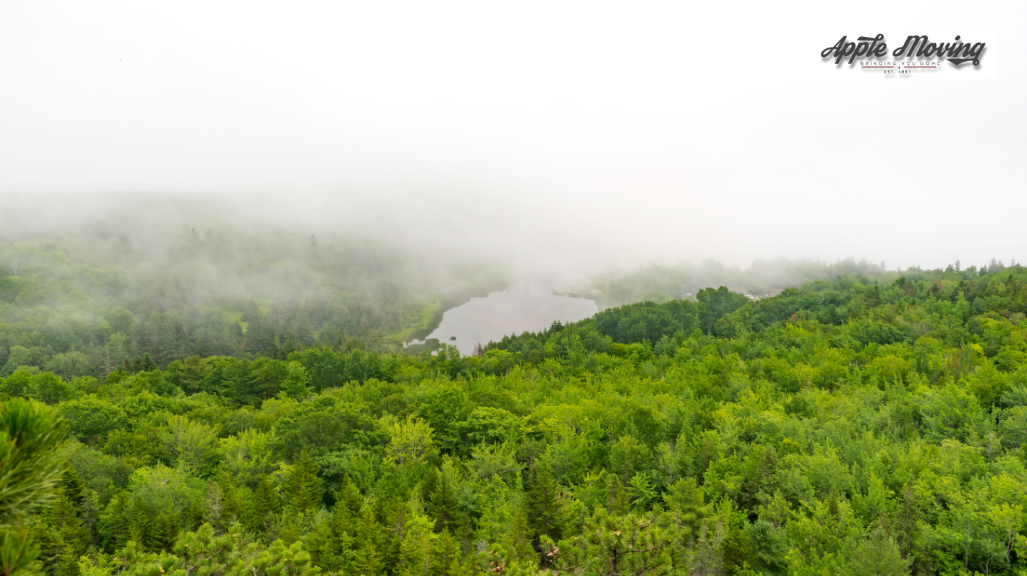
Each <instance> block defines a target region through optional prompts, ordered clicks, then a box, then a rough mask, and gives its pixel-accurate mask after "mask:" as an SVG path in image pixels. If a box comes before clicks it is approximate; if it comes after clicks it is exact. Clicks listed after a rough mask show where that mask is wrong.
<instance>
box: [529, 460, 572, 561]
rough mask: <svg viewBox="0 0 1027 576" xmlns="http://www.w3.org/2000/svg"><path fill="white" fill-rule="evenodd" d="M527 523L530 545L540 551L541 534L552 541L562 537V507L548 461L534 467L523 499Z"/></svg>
mask: <svg viewBox="0 0 1027 576" xmlns="http://www.w3.org/2000/svg"><path fill="white" fill-rule="evenodd" d="M525 505H526V507H527V510H526V513H527V516H528V525H529V527H530V529H531V531H532V532H533V533H534V538H533V539H532V545H533V546H534V547H535V550H536V551H539V552H541V550H542V548H541V546H542V540H541V538H542V536H543V535H544V536H548V537H550V538H552V539H553V541H559V540H560V538H562V537H563V524H564V522H563V507H562V506H561V505H560V501H559V494H558V493H557V484H556V481H555V480H554V479H553V471H552V468H550V466H549V464H548V463H541V464H539V465H538V466H537V467H536V469H535V478H534V479H533V481H532V485H531V489H530V490H529V491H528V494H527V498H526V501H525Z"/></svg>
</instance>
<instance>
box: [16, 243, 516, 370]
mask: <svg viewBox="0 0 1027 576" xmlns="http://www.w3.org/2000/svg"><path fill="white" fill-rule="evenodd" d="M505 280H506V278H505V277H504V275H503V274H502V273H501V272H500V271H499V270H498V269H492V268H489V267H487V266H486V267H475V268H473V269H472V268H471V267H468V266H466V265H465V266H463V267H462V268H459V269H458V268H455V267H454V268H453V269H450V270H446V269H444V268H443V269H441V270H439V269H436V268H429V267H426V266H425V265H424V264H423V260H421V259H419V258H418V257H417V255H416V254H413V253H410V252H407V251H403V250H401V249H398V248H397V247H395V246H391V245H388V244H384V243H381V242H372V241H370V240H368V239H364V238H352V237H339V236H325V237H321V238H318V237H316V236H314V235H310V234H306V235H303V234H295V233H287V232H285V231H281V230H273V229H267V228H263V229H249V228H243V227H239V226H231V225H228V224H223V226H222V228H221V229H220V230H211V229H207V230H205V231H197V230H196V229H194V228H192V227H189V226H184V227H182V228H180V229H176V230H170V231H168V230H149V231H146V232H144V231H141V230H138V229H135V228H131V227H126V226H115V225H113V224H110V223H106V224H101V225H96V226H92V227H89V228H88V229H85V230H83V231H81V232H76V233H75V234H71V235H68V236H64V237H57V238H52V239H47V238H44V239H37V240H31V241H15V242H10V243H8V244H6V245H0V377H2V376H7V375H10V374H11V373H12V372H13V371H14V369H15V368H17V367H18V366H34V367H37V368H39V369H41V370H46V371H50V372H53V373H55V374H57V375H59V376H61V377H63V378H65V379H73V378H77V377H80V376H92V377H95V378H99V379H101V380H102V379H104V378H105V377H106V376H107V374H109V373H110V372H112V371H114V370H116V369H118V368H128V369H134V368H144V367H158V368H166V367H167V366H168V365H169V364H170V363H171V362H173V361H175V360H181V359H183V358H186V357H189V356H194V355H199V356H204V357H206V356H233V357H238V358H255V357H258V356H265V357H268V358H278V359H285V357H286V356H288V354H289V353H290V352H292V351H293V350H298V349H302V348H306V347H310V346H314V345H327V346H336V347H337V346H339V345H340V344H343V345H345V346H349V347H355V348H361V349H364V350H379V351H381V350H386V349H389V348H396V347H398V345H399V344H400V343H401V341H402V340H404V339H411V338H414V337H421V338H423V337H424V335H426V334H427V333H428V332H430V330H431V328H433V327H434V325H437V324H438V321H439V320H440V319H441V315H442V312H443V311H444V310H445V309H446V308H448V307H452V306H454V305H457V304H459V303H460V302H461V301H462V300H465V299H466V298H469V297H470V296H472V295H484V294H486V293H487V292H488V291H490V290H494V289H496V288H498V287H501V286H504V285H505V284H504V282H505ZM133 367H134V368H133Z"/></svg>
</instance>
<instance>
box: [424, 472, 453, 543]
mask: <svg viewBox="0 0 1027 576" xmlns="http://www.w3.org/2000/svg"><path fill="white" fill-rule="evenodd" d="M428 512H429V513H430V514H431V515H432V517H434V518H435V531H436V532H442V531H444V530H450V531H452V530H454V529H455V528H456V527H457V525H458V523H459V520H460V503H459V502H458V501H457V499H456V494H455V493H454V492H453V487H452V485H451V484H450V481H449V480H448V479H447V478H446V475H445V474H439V481H438V483H436V485H435V489H434V490H433V491H432V493H431V495H430V497H429V501H428Z"/></svg>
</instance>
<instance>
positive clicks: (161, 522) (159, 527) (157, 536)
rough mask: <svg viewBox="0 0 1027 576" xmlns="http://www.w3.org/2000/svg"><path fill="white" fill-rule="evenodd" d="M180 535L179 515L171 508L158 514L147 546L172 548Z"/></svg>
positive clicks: (159, 548) (158, 548)
mask: <svg viewBox="0 0 1027 576" xmlns="http://www.w3.org/2000/svg"><path fill="white" fill-rule="evenodd" d="M177 537H178V516H177V515H176V514H175V511H174V510H173V509H171V508H165V509H164V510H163V511H161V513H160V514H158V515H157V518H156V520H154V522H153V528H152V529H151V530H150V532H149V539H148V542H147V546H148V547H149V548H150V549H153V550H170V549H171V546H172V545H173V544H174V543H175V538H177Z"/></svg>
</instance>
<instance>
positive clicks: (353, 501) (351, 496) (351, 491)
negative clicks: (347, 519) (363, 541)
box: [337, 474, 364, 518]
mask: <svg viewBox="0 0 1027 576" xmlns="http://www.w3.org/2000/svg"><path fill="white" fill-rule="evenodd" d="M337 498H338V501H339V502H341V503H343V504H344V505H345V506H346V509H347V510H349V513H350V516H352V517H354V518H355V517H357V516H359V515H360V508H361V506H363V504H364V497H363V496H361V495H360V490H357V487H356V486H354V485H353V482H351V481H350V479H349V475H348V474H347V475H345V476H343V478H342V486H340V487H339V493H338V497H337Z"/></svg>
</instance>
